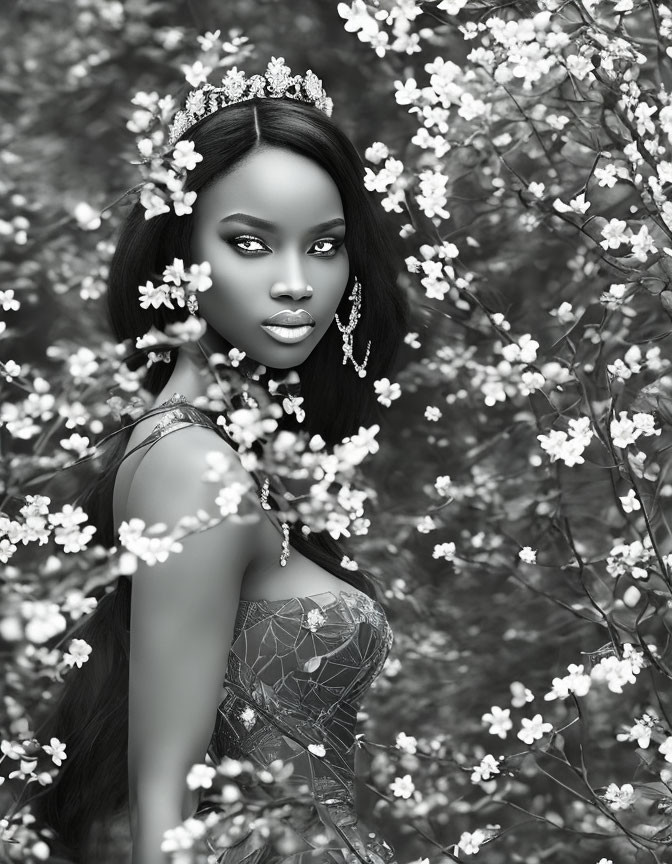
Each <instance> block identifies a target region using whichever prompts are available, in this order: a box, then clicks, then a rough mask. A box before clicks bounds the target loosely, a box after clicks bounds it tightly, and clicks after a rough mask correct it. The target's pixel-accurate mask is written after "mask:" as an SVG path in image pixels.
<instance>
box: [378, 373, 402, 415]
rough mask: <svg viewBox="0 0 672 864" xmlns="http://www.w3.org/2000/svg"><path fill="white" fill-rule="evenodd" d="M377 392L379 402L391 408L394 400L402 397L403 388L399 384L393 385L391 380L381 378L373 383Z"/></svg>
mask: <svg viewBox="0 0 672 864" xmlns="http://www.w3.org/2000/svg"><path fill="white" fill-rule="evenodd" d="M373 387H374V390H375V392H376V393H377V394H378V402H380V403H381V404H382V405H385V407H387V408H389V406H390V405H391V404H392V402H393V400H394V399H398V398H399V397H400V396H401V387H400V386H399V384H396V383H394V384H393V383H391V382H390V379H389V378H380V379H379V380H378V381H374V382H373Z"/></svg>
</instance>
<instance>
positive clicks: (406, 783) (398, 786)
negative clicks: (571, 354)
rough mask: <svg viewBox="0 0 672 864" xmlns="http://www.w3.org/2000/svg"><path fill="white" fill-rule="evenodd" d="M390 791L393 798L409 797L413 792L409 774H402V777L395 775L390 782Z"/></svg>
mask: <svg viewBox="0 0 672 864" xmlns="http://www.w3.org/2000/svg"><path fill="white" fill-rule="evenodd" d="M390 791H391V792H392V794H393V795H394V797H395V798H410V797H411V795H412V794H413V793H414V792H415V783H413V780H412V778H411V775H410V774H404V776H403V777H395V778H394V780H393V781H392V783H390Z"/></svg>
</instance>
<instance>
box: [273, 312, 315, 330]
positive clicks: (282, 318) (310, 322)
mask: <svg viewBox="0 0 672 864" xmlns="http://www.w3.org/2000/svg"><path fill="white" fill-rule="evenodd" d="M263 324H265V325H270V326H271V327H306V326H308V327H314V326H315V319H314V318H313V316H312V315H311V314H310V312H306V311H305V309H298V310H297V311H296V312H293V311H292V310H291V309H282V310H281V311H280V312H276V313H275V315H271V316H270V318H267V319H266V320H265V321H264V322H263ZM263 324H262V326H263Z"/></svg>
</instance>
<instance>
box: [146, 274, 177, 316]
mask: <svg viewBox="0 0 672 864" xmlns="http://www.w3.org/2000/svg"><path fill="white" fill-rule="evenodd" d="M138 293H139V294H140V306H141V308H142V309H149V308H150V306H151V307H152V308H154V309H158V308H159V307H161V306H166V308H168V309H174V308H175V307H174V306H173V304H172V302H171V296H172V289H171V288H170V286H168V285H154V283H153V282H151V281H150V280H149V279H148V280H147V282H146V283H145V284H144V285H139V286H138Z"/></svg>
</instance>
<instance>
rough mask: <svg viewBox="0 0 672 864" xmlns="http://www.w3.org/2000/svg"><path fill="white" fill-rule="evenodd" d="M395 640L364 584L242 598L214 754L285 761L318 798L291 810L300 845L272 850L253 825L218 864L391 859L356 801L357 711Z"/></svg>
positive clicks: (378, 862)
mask: <svg viewBox="0 0 672 864" xmlns="http://www.w3.org/2000/svg"><path fill="white" fill-rule="evenodd" d="M391 645H392V631H391V630H390V627H389V624H388V622H387V619H386V617H385V614H384V612H383V609H382V607H381V606H380V605H379V604H378V603H377V602H376V601H375V600H372V599H371V598H369V597H367V596H366V595H365V594H363V593H362V592H355V591H340V592H338V593H334V592H329V591H327V592H323V593H320V594H313V595H311V596H307V597H297V598H292V599H289V600H277V601H268V600H260V601H252V600H241V601H240V606H239V609H238V615H237V619H236V624H235V628H234V639H233V643H232V645H231V650H230V654H229V661H228V670H227V675H226V680H225V682H224V698H223V700H222V702H221V704H220V706H219V708H218V711H217V722H216V725H215V731H214V734H213V737H212V740H211V744H210V748H209V754H210V756H211V757H212V758H213V759H214V760H215V761H219V760H220V759H221V758H222V757H224V756H229V757H232V758H235V759H249V760H250V761H252V762H253V763H254V764H256V765H258V766H260V767H268V766H269V765H270V764H271V763H272V762H273V761H274V760H276V759H282V761H283V762H284V763H285V764H286V765H287V764H291V766H292V768H293V772H292V774H291V783H292V784H295V785H296V788H297V789H299V788H301V787H304V788H306V787H307V789H308V790H309V794H310V796H311V797H312V801H311V803H310V804H299V803H298V802H297V803H296V805H295V806H293V807H290V808H289V812H288V814H287V823H288V825H289V826H291V828H292V830H293V832H295V833H296V835H297V839H299V838H300V841H301V845H302V846H303V847H304V849H303V851H299V852H292V853H291V854H290V855H288V856H284V857H282V856H281V857H278V856H277V855H271V854H270V853H269V850H268V849H267V848H266V847H265V844H264V842H263V839H261V838H259V837H258V836H256V835H255V833H254V831H252V830H251V831H248V833H247V834H246V835H245V836H243V837H242V838H240V839H239V840H238V842H236V843H235V844H234V845H232V846H229V847H228V848H224V849H222V850H221V855H219V857H218V858H217V861H218V864H257V862H273V864H275V862H276V861H277V862H279V861H287V862H290V861H291V862H297V864H298V862H304V861H305V862H307V861H320V862H325V864H326V862H330V864H331V862H339V864H342V862H344V861H347V862H359V861H369V862H372V864H390V862H392V860H393V854H392V850H391V849H390V848H389V846H387V844H385V843H384V842H383V841H382V840H381V839H380V838H378V837H376V836H375V835H374V834H373V833H372V832H370V831H368V830H367V829H364V828H363V827H361V825H360V824H359V820H358V817H357V814H356V812H355V806H354V780H355V748H356V742H355V730H356V724H357V713H358V710H359V708H360V705H361V702H362V699H363V697H364V694H365V693H366V691H367V690H368V688H369V687H370V685H371V683H372V682H373V681H374V679H375V678H376V676H377V675H378V674H379V672H380V670H381V668H382V666H383V663H384V662H385V658H386V657H387V654H388V652H389V650H390V647H391ZM253 791H254V792H255V793H256V794H257V795H259V794H261V795H262V798H263V792H262V793H260V792H259V787H256V788H255V789H254V790H253ZM262 803H263V801H262ZM220 806H221V805H220ZM201 807H202V812H204V811H205V810H207V809H208V803H207V800H206V801H204V802H203V803H202V805H201ZM325 840H327V842H326V843H325ZM213 849H215V851H217V852H218V853H219V852H220V850H219V849H217V847H216V846H214V847H213ZM315 849H317V850H321V851H320V852H319V853H317V854H316V852H315V851H312V850H315Z"/></svg>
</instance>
